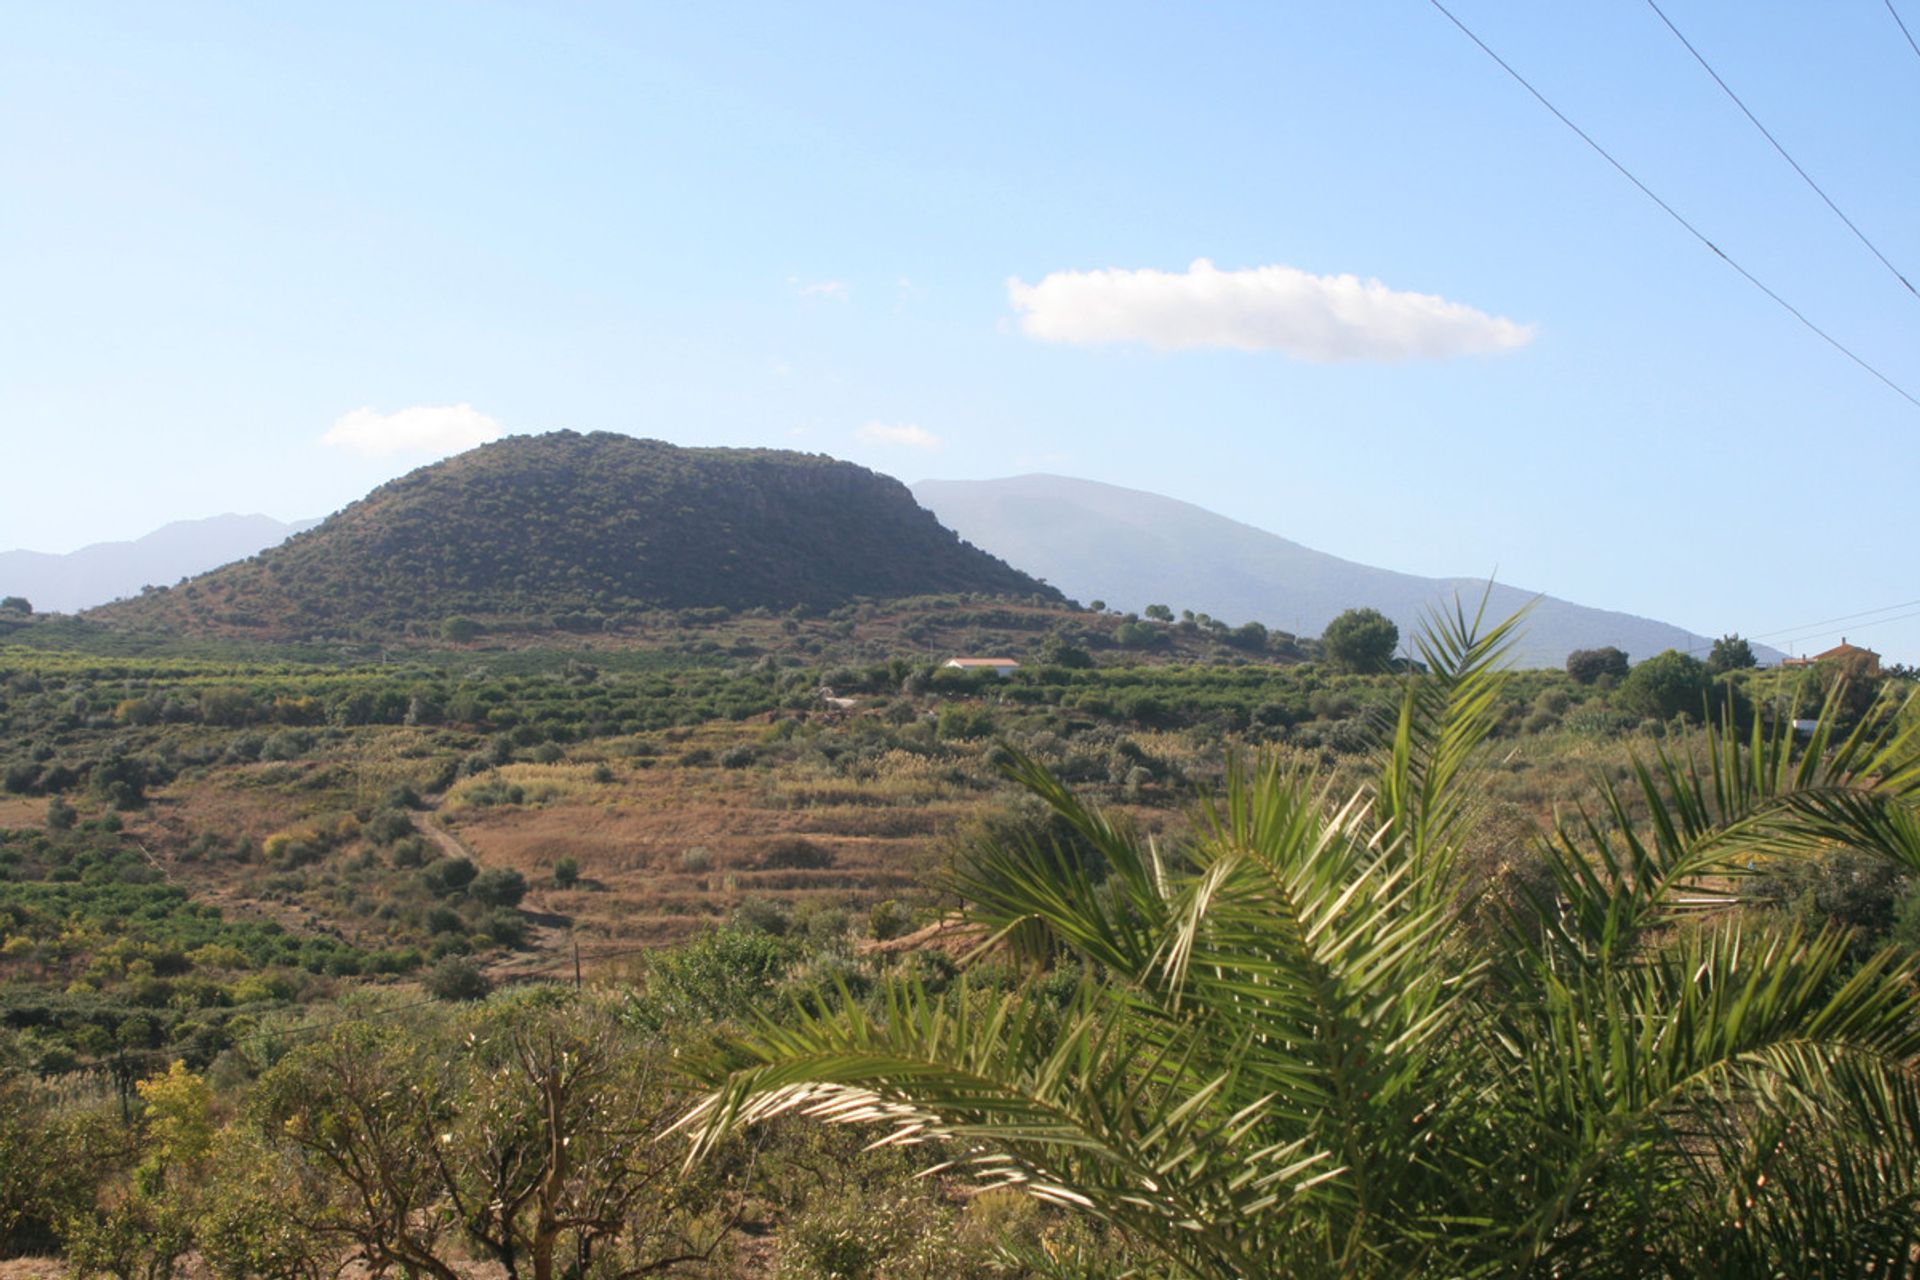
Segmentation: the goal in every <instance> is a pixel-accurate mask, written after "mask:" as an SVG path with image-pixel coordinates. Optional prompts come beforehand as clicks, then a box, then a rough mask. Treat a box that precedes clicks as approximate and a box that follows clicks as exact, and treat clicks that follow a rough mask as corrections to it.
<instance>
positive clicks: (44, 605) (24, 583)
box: [0, 515, 319, 613]
mask: <svg viewBox="0 0 1920 1280" xmlns="http://www.w3.org/2000/svg"><path fill="white" fill-rule="evenodd" d="M317 523H319V522H318V521H315V520H304V521H300V522H298V523H295V524H287V523H285V522H284V521H280V520H275V519H274V518H273V517H271V516H258V515H254V516H242V515H224V516H209V517H208V518H207V519H205V520H176V521H175V522H174V523H172V524H169V525H163V526H162V527H160V528H158V529H155V530H154V531H153V532H152V533H149V534H147V535H146V536H145V537H142V538H135V539H134V540H133V541H131V542H96V543H94V544H93V545H92V546H87V547H82V548H80V549H79V550H78V551H70V552H68V553H66V554H65V555H60V554H55V553H52V552H46V551H0V596H25V597H26V598H27V599H28V600H30V601H32V603H33V607H34V609H36V610H37V611H39V612H41V613H73V612H75V611H77V610H80V609H90V608H92V607H93V606H94V605H97V604H105V603H107V601H109V600H117V599H119V598H120V597H122V596H133V595H138V594H140V589H141V588H142V587H145V586H165V585H167V584H169V583H173V582H178V581H179V580H180V579H182V578H190V577H192V576H193V575H194V574H196V573H205V572H206V571H207V570H209V569H217V568H219V567H220V566H221V565H223V564H228V563H230V562H232V561H234V560H244V559H246V558H247V557H248V556H250V555H253V554H255V553H256V552H260V551H264V550H265V549H266V548H268V547H271V546H273V545H274V544H275V543H278V542H284V541H286V540H287V538H288V537H289V536H290V535H292V534H295V533H298V532H300V531H301V530H302V529H311V528H312V527H313V526H314V525H315V524H317Z"/></svg>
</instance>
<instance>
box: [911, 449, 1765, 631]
mask: <svg viewBox="0 0 1920 1280" xmlns="http://www.w3.org/2000/svg"><path fill="white" fill-rule="evenodd" d="M913 492H914V496H915V497H917V498H918V499H919V500H920V502H921V505H923V506H925V507H927V508H928V509H929V510H931V511H932V512H933V513H934V514H935V515H936V516H938V517H939V518H940V521H941V523H943V524H945V525H946V526H947V527H949V528H951V529H955V530H957V531H958V532H959V534H960V536H962V537H964V538H966V539H968V540H969V541H971V542H972V543H974V544H975V545H976V546H980V547H984V548H986V549H987V550H988V551H991V552H992V553H993V554H995V555H998V556H1002V557H1004V558H1005V559H1007V560H1009V561H1011V562H1012V563H1014V564H1018V565H1020V566H1021V567H1023V568H1025V569H1026V570H1027V571H1028V572H1030V573H1034V574H1037V575H1039V576H1040V577H1043V578H1045V579H1046V580H1047V581H1048V582H1050V583H1052V584H1054V585H1055V586H1057V587H1059V588H1060V589H1061V590H1063V591H1065V592H1067V593H1068V594H1070V595H1073V596H1075V597H1078V598H1079V599H1081V600H1095V599H1098V600H1104V601H1105V602H1106V603H1107V604H1108V605H1109V606H1111V607H1116V608H1125V609H1133V610H1139V609H1142V608H1145V607H1146V606H1147V605H1148V604H1155V603H1158V604H1166V605H1170V606H1172V607H1173V608H1174V609H1192V610H1195V611H1196V612H1203V613H1209V614H1212V615H1214V616H1215V617H1219V618H1224V619H1227V620H1229V621H1233V622H1241V621H1244V620H1248V619H1254V620H1258V621H1260V622H1264V623H1266V624H1267V625H1268V626H1272V627H1280V628H1283V629H1285V630H1287V631H1291V632H1293V633H1295V634H1297V635H1302V636H1317V635H1319V634H1320V632H1321V631H1322V630H1323V629H1324V628H1325V627H1326V625H1327V623H1328V622H1330V621H1331V620H1332V619H1333V618H1334V617H1335V616H1336V615H1338V614H1339V613H1340V612H1342V611H1343V610H1346V609H1349V608H1353V607H1356V606H1368V607H1371V608H1375V609H1378V610H1380V611H1381V612H1382V613H1384V614H1386V615H1387V616H1388V617H1390V618H1392V619H1393V620H1394V621H1395V622H1396V623H1398V624H1399V626H1400V630H1401V634H1402V635H1403V636H1404V635H1407V634H1409V633H1410V632H1411V631H1412V630H1413V629H1414V628H1415V627H1417V625H1418V623H1419V620H1420V618H1421V616H1422V614H1423V612H1424V611H1425V610H1426V609H1427V608H1428V607H1429V606H1431V605H1434V604H1441V603H1447V602H1450V601H1452V600H1453V599H1454V598H1455V597H1456V596H1459V597H1461V598H1463V599H1465V600H1467V601H1468V602H1469V603H1476V602H1478V600H1479V599H1480V595H1481V593H1482V592H1483V591H1484V590H1485V589H1486V583H1485V582H1484V580H1480V579H1474V578H1422V577H1417V576H1415V575H1413V574H1407V573H1395V572H1393V571H1391V570H1388V569H1377V568H1373V567H1372V566H1369V565H1364V564H1356V563H1354V562H1353V561H1351V560H1342V559H1340V558H1339V557H1337V556H1331V555H1328V554H1326V553H1324V552H1320V551H1315V550H1313V549H1312V548H1310V547H1305V546H1302V545H1300V544H1299V543H1297V542H1291V541H1289V540H1287V539H1285V538H1282V537H1279V536H1277V535H1275V534H1271V533H1268V532H1266V531H1264V530H1261V529H1256V528H1254V527H1253V526H1251V525H1245V524H1241V523H1239V522H1237V521H1234V520H1229V519H1227V518H1226V517H1225V516H1220V515H1216V514H1214V513H1213V512H1211V511H1207V510H1205V509H1203V508H1201V507H1197V506H1194V505H1192V504H1191V503H1186V502H1179V501H1176V500H1175V499H1172V498H1165V497H1161V496H1159V495H1157V494H1152V493H1143V492H1140V491H1138V490H1134V489H1122V488H1119V487H1117V486H1114V485H1107V484H1098V483H1096V482H1094V481H1091V480H1075V479H1071V478H1069V477H1066V476H1049V475H1030V476H1016V477H1013V478H1010V479H1005V480H926V481H922V482H921V483H919V484H917V485H915V486H914V487H913ZM1536 594H1537V593H1535V592H1532V591H1527V590H1524V589H1522V588H1519V587H1514V586H1508V585H1505V584H1495V586H1494V588H1493V598H1492V600H1491V601H1490V605H1489V607H1490V611H1491V614H1492V616H1494V617H1496V618H1499V617H1506V616H1507V615H1508V614H1510V613H1512V612H1514V611H1515V610H1517V609H1519V608H1520V607H1521V606H1522V605H1525V604H1526V603H1527V602H1528V601H1529V600H1533V599H1534V598H1535V596H1536ZM1710 643H1711V641H1710V640H1709V639H1708V638H1707V637H1703V636H1698V635H1695V634H1693V633H1691V632H1689V631H1687V630H1686V629H1685V628H1682V627H1677V626H1673V625H1671V624H1669V623H1664V622H1658V621H1655V620H1653V619H1651V618H1641V617H1636V616H1634V615H1633V614H1627V613H1616V612H1611V611H1608V610H1604V609H1593V608H1588V607H1586V606H1584V605H1578V604H1573V603H1570V602H1568V601H1566V600H1559V599H1555V598H1554V597H1552V596H1544V597H1541V598H1540V599H1539V601H1538V603H1537V604H1535V606H1534V609H1533V612H1532V614H1531V615H1530V617H1529V619H1528V624H1527V634H1526V636H1525V638H1524V640H1523V643H1522V646H1521V649H1520V651H1519V658H1520V660H1521V662H1522V663H1524V664H1526V665H1530V666H1559V665H1560V664H1561V663H1562V662H1564V661H1565V660H1566V656H1567V654H1568V652H1570V651H1571V650H1574V649H1591V648H1598V647H1600V646H1602V645H1614V646H1617V647H1618V648H1621V649H1624V650H1625V651H1626V652H1627V653H1628V654H1629V655H1630V656H1632V657H1633V658H1634V659H1635V660H1638V659H1641V658H1646V657H1650V656H1652V655H1653V654H1656V653H1659V652H1661V651H1662V650H1665V649H1670V648H1674V649H1682V650H1686V649H1697V650H1699V651H1700V652H1702V653H1704V652H1705V650H1706V647H1707V646H1708V645H1709V644H1710ZM1755 652H1756V653H1758V654H1760V656H1761V660H1762V661H1774V660H1776V659H1777V658H1778V657H1779V655H1778V654H1775V653H1773V651H1772V650H1763V647H1762V646H1755Z"/></svg>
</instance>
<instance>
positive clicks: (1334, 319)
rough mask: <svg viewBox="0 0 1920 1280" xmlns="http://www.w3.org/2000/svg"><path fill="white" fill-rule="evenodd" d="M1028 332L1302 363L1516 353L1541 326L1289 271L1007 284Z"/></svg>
mask: <svg viewBox="0 0 1920 1280" xmlns="http://www.w3.org/2000/svg"><path fill="white" fill-rule="evenodd" d="M1007 297H1008V299H1009V301H1011V302H1012V304H1013V308H1014V310H1015V311H1016V312H1018V313H1019V316H1020V327H1021V328H1022V329H1023V330H1025V331H1026V333H1027V334H1029V335H1030V336H1032V337H1035V338H1039V339H1042V340H1043V341H1047V342H1070V343H1075V344H1077V345H1081V346H1091V345H1095V344H1099V343H1108V342H1140V343H1145V344H1146V345H1148V346H1150V347H1157V348H1160V349H1161V350H1170V349H1176V348H1187V347H1227V348H1232V349H1234V350H1239V351H1279V352H1282V353H1284V354H1286V355H1289V356H1293V357H1295V358H1296V359H1300V360H1313V361H1322V362H1334V361H1346V360H1376V361H1393V360H1412V359H1427V360H1444V359H1447V358H1450V357H1453V356H1465V355H1484V354H1488V353H1491V352H1498V351H1509V350H1512V349H1513V348H1515V347H1521V346H1525V345H1526V344H1527V343H1528V342H1531V341H1532V340H1533V333H1534V330H1533V326H1531V325H1523V324H1516V323H1515V322H1513V321H1511V320H1507V319H1505V318H1503V317H1500V316H1490V315H1488V314H1486V313H1485V312H1484V311H1477V310H1475V309H1474V308H1472V307H1469V306H1467V305H1466V304H1465V303H1460V302H1449V301H1447V299H1445V298H1441V297H1436V296H1435V295H1433V294H1430V293H1406V292H1402V291H1398V290H1394V289H1389V288H1388V287H1387V286H1386V285H1384V284H1382V283H1381V282H1380V281H1378V280H1362V279H1361V278H1360V277H1358V276H1350V275H1340V276H1316V275H1313V274H1311V273H1309V272H1305V271H1301V270H1299V269H1297V268H1294V267H1287V266H1279V265H1274V266H1266V267H1253V268H1249V269H1247V270H1244V271H1222V270H1220V269H1219V268H1217V267H1215V266H1214V265H1213V263H1211V262H1209V261H1207V260H1206V259H1205V258H1201V259H1199V260H1197V261H1195V262H1194V264H1193V265H1192V266H1190V267H1188V268H1187V269H1186V271H1184V272H1170V271H1156V270H1152V269H1150V268H1149V269H1146V270H1140V271H1126V270H1118V269H1113V270H1105V271H1056V272H1054V273H1052V274H1051V275H1048V276H1047V277H1045V278H1044V279H1042V280H1041V281H1040V283H1038V284H1028V283H1026V282H1025V281H1023V280H1019V279H1011V280H1008V281H1007Z"/></svg>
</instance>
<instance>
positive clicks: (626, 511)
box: [90, 431, 1060, 637]
mask: <svg viewBox="0 0 1920 1280" xmlns="http://www.w3.org/2000/svg"><path fill="white" fill-rule="evenodd" d="M969 592H978V593H982V594H988V595H1007V596H1026V597H1038V598H1041V599H1046V600H1050V601H1051V600H1058V599H1059V598H1060V597H1059V593H1058V592H1056V591H1054V590H1053V589H1052V588H1049V587H1047V586H1046V585H1044V584H1042V583H1040V582H1037V581H1035V580H1034V579H1033V578H1031V577H1029V576H1027V575H1026V574H1024V573H1022V572H1020V571H1019V570H1017V569H1014V568H1012V567H1011V566H1009V565H1007V564H1005V563H1004V562H1002V561H1000V560H997V559H995V558H994V557H992V556H990V555H988V554H987V553H985V552H983V551H980V550H978V549H977V548H975V547H972V546H969V545H967V544H966V543H964V542H962V541H961V540H960V539H959V537H958V536H956V535H955V534H954V533H953V532H952V531H950V530H948V529H946V528H943V527H942V526H941V525H940V523H939V522H938V521H937V520H935V519H934V518H933V516H932V515H930V514H929V513H927V512H926V511H924V510H922V509H921V508H920V507H919V505H917V504H916V503H915V502H914V500H913V496H912V495H911V494H910V493H909V492H908V491H907V487H906V486H905V485H903V484H901V483H900V482H899V481H898V480H895V479H892V478H891V477H888V476H882V475H879V474H876V473H875V472H872V471H869V470H867V469H866V468H864V467H860V466H856V465H854V464H853V463H850V462H840V461H837V460H835V459H832V458H828V457H826V456H824V455H820V454H805V453H795V452H790V451H785V450H777V449H717V448H708V449H691V448H682V447H680V446H677V445H672V444H668V443H666V442H664V441H660V440H641V439H637V438H635V437H633V436H627V435H616V434H612V433H607V432H595V433H593V434H591V435H582V434H580V433H578V432H572V431H558V432H553V433H550V434H546V435H537V436H509V437H507V438H506V439H503V440H498V441H495V442H494V443H492V444H486V445H482V446H480V447H479V448H477V449H472V450H469V451H468V452H466V453H462V454H459V455H457V456H455V457H452V458H448V459H446V460H445V461H442V462H437V463H434V464H432V465H431V466H426V467H421V468H419V469H418V470H416V471H413V472H410V473H409V474H407V475H404V476H402V477H400V478H399V479H397V480H393V481H390V482H388V483H387V484H384V485H381V486H380V487H379V488H377V489H375V490H374V491H373V492H371V493H369V494H368V495H367V496H366V497H365V498H362V499H361V500H359V501H358V502H355V503H353V504H351V505H350V506H348V507H346V508H345V509H344V510H342V511H340V512H338V513H337V514H335V515H333V516H330V517H328V518H327V519H326V520H325V521H323V522H322V523H321V524H320V525H318V526H317V527H315V528H313V529H310V530H308V531H307V532H305V533H302V534H299V535H297V536H295V537H293V538H291V539H289V540H288V541H286V542H285V543H283V544H281V545H279V546H277V547H272V548H269V549H268V550H266V551H264V552H262V553H260V554H259V555H257V556H255V557H253V558H252V559H250V560H246V561H243V562H241V563H238V564H232V565H228V566H227V567H225V568H223V569H218V570H215V571H214V572H212V573H207V574H203V575H201V576H199V577H196V578H193V579H191V580H190V581H188V582H187V583H185V584H183V585H180V586H177V587H172V588H167V589H163V590H159V591H153V592H149V593H146V594H145V595H142V596H140V597H138V598H136V599H131V600H123V601H120V602H119V603H116V604H112V605H108V606H105V607H104V608H101V609H97V610H95V611H93V613H92V614H91V615H90V616H92V617H94V618H96V619H97V620H100V621H103V622H109V623H115V624H124V625H135V626H143V627H154V628H159V629H167V630H178V631H186V632H194V631H224V632H235V631H238V632H247V633H251V634H255V635H260V636H263V637H267V636H324V635H397V634H422V633H423V632H425V631H427V630H428V629H430V628H437V627H439V626H440V625H441V624H442V623H443V622H445V621H446V620H448V619H450V618H455V617H470V618H473V619H476V620H479V621H481V622H483V623H487V624H492V623H501V624H503V625H505V624H510V625H512V626H513V627H514V628H515V629H518V630H528V629H531V630H536V631H537V630H541V629H546V628H557V629H562V630H581V629H599V628H600V627H602V626H604V625H607V624H608V623H609V622H612V623H614V624H615V625H618V622H619V619H620V618H621V617H622V616H631V615H634V614H636V613H639V612H644V611H647V610H653V609H686V608H711V607H718V608H726V609H746V608H754V607H765V608H772V609H789V608H792V607H794V606H796V605H798V606H806V607H809V608H821V609H824V608H832V607H834V606H837V605H840V604H844V603H846V602H848V601H850V600H853V599H856V598H863V597H864V598H872V599H887V598H899V597H906V596H917V595H936V594H950V593H969Z"/></svg>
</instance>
